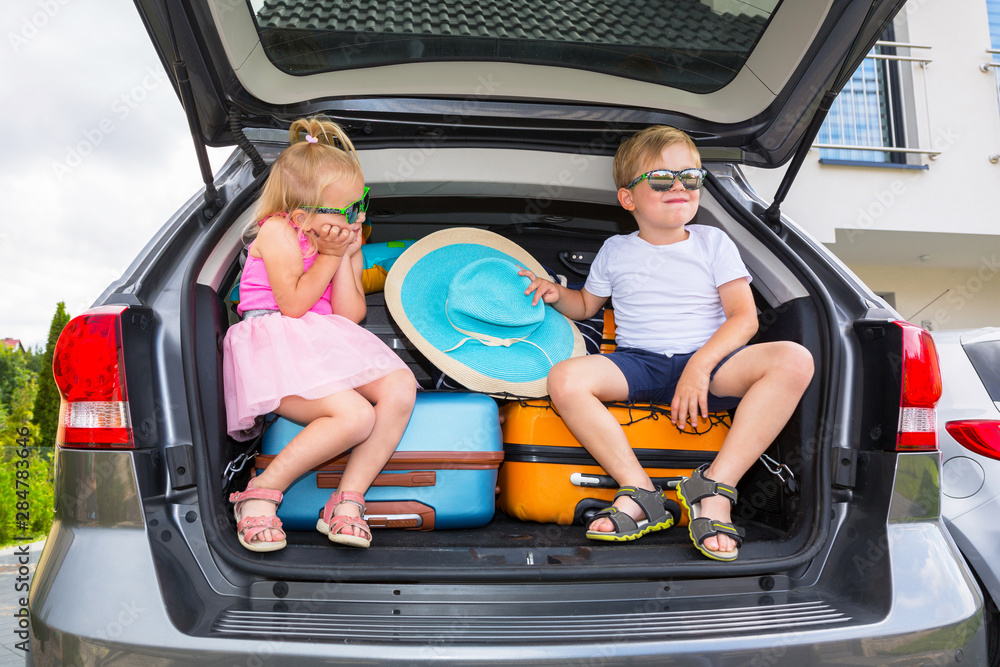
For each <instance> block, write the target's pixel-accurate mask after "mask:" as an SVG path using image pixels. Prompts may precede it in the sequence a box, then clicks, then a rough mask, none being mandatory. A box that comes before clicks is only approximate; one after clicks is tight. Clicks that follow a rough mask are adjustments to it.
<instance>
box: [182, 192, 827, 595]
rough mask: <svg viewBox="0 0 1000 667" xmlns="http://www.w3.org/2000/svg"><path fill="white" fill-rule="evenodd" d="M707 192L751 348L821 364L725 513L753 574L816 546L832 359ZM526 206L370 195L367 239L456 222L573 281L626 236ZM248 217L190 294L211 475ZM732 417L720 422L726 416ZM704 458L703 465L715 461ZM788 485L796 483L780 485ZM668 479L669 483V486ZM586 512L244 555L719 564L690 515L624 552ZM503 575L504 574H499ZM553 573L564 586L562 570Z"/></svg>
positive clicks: (404, 343) (221, 512) (464, 573)
mask: <svg viewBox="0 0 1000 667" xmlns="http://www.w3.org/2000/svg"><path fill="white" fill-rule="evenodd" d="M708 194H709V191H708V190H706V191H705V195H703V199H702V202H703V203H702V208H701V211H700V212H699V215H698V217H697V218H696V220H695V221H694V222H695V223H698V224H710V225H715V226H719V227H722V228H723V229H725V230H726V231H727V232H728V233H729V234H730V236H731V237H732V238H733V239H734V241H736V243H737V246H738V247H739V248H740V251H741V254H742V256H743V258H744V261H745V263H746V264H747V267H748V269H749V270H750V272H751V274H752V275H753V278H754V279H753V281H752V285H751V287H752V289H753V293H754V298H755V300H756V302H757V305H758V310H759V321H760V327H759V331H758V334H757V335H756V336H755V338H754V340H753V341H752V342H759V341H770V340H793V341H797V342H799V343H802V344H804V345H806V346H807V347H808V348H809V349H810V350H811V351H812V352H813V355H814V358H815V359H816V362H817V363H816V368H817V373H816V377H815V379H814V381H813V384H812V386H811V387H810V389H809V390H808V391H807V393H806V395H805V397H804V399H803V401H802V404H801V405H800V406H799V408H798V409H797V410H796V413H795V415H794V416H793V418H792V420H791V422H790V423H789V424H788V426H787V427H786V428H785V429H784V430H783V431H782V433H781V434H780V436H779V437H778V439H777V440H776V441H775V442H774V443H773V444H772V446H771V448H770V449H769V450H768V452H767V455H768V456H769V457H770V461H769V462H768V464H767V465H765V462H763V461H758V462H757V463H756V464H755V465H754V467H753V468H752V469H751V470H750V472H749V473H748V474H747V475H746V476H745V477H744V479H743V481H742V482H741V484H740V486H739V492H740V496H741V502H740V504H739V505H738V506H737V507H736V509H735V510H734V513H733V517H734V520H735V522H736V524H737V525H739V526H741V527H743V528H744V529H745V530H746V532H747V536H746V542H745V546H744V547H743V548H742V549H741V554H740V564H741V565H743V564H750V563H754V562H756V563H757V564H758V565H759V566H760V565H763V564H765V563H767V564H771V565H773V566H777V564H779V563H781V562H784V561H786V560H787V559H794V558H795V557H796V556H797V555H799V554H801V553H802V551H803V549H805V548H806V547H808V546H809V545H811V544H813V540H814V539H815V537H816V533H817V530H818V528H817V525H816V524H817V521H816V517H817V514H818V511H819V507H820V505H821V503H822V500H821V499H822V492H821V490H820V485H818V484H817V483H816V480H817V475H819V474H821V473H822V470H823V468H824V466H823V464H822V463H823V462H822V459H821V457H817V456H815V455H813V454H812V453H811V452H809V451H808V449H807V447H806V443H809V442H813V443H814V442H815V438H816V428H817V424H818V423H819V417H820V415H819V414H818V412H819V409H820V408H819V406H820V396H821V391H820V389H819V388H820V387H821V386H822V385H823V383H824V381H825V380H824V373H823V365H822V360H823V359H824V358H825V356H826V354H827V353H828V352H827V351H826V350H824V349H823V348H822V341H823V340H824V336H823V335H821V334H820V327H821V321H822V320H821V318H820V317H819V316H818V312H819V308H820V307H821V300H820V299H818V298H814V296H813V295H812V294H810V289H809V288H807V287H806V286H805V284H804V282H803V281H802V280H801V279H800V277H799V276H796V275H795V274H794V273H793V272H792V271H791V270H789V268H788V264H789V262H787V260H785V259H783V258H780V257H776V256H774V255H773V254H771V251H770V250H769V249H768V247H767V244H766V234H765V233H762V232H755V231H754V230H753V229H748V228H747V227H745V226H744V225H743V223H742V222H741V221H737V220H734V219H733V218H732V217H730V216H729V215H728V214H727V213H726V211H725V208H724V207H723V206H722V205H720V203H719V202H718V201H716V200H715V199H714V198H713V197H711V196H708ZM524 206H525V204H524V200H520V199H505V198H497V197H493V198H460V197H449V198H437V199H435V198H428V197H411V198H406V197H399V198H379V200H378V203H377V205H375V206H373V210H371V211H370V213H369V220H370V221H371V223H372V230H373V231H372V235H371V238H370V239H369V241H368V242H369V243H380V242H385V241H394V240H400V239H419V238H422V237H423V236H426V235H427V234H430V233H432V232H434V231H437V230H439V229H445V228H449V227H458V226H463V227H477V228H480V229H487V230H490V231H493V232H495V233H497V234H500V235H502V236H505V237H506V238H509V239H511V240H513V241H515V242H516V243H517V244H518V245H520V246H521V247H522V248H524V249H525V250H527V251H528V252H529V253H531V254H532V255H533V256H534V257H535V258H536V259H537V260H538V261H539V262H541V263H542V264H543V265H544V266H545V267H546V268H549V269H551V272H552V273H555V274H560V275H562V276H564V277H565V279H566V281H567V283H568V284H570V285H573V284H574V283H577V284H581V285H582V282H583V280H585V278H586V273H587V270H588V263H587V262H586V261H583V262H581V261H578V259H575V258H580V257H584V258H586V257H592V256H593V255H592V253H596V252H597V250H598V249H599V248H600V246H601V244H602V243H603V241H604V239H606V238H607V237H608V236H609V235H612V234H616V233H628V232H631V231H633V230H634V227H633V226H632V225H633V224H634V223H632V221H631V219H630V218H629V216H627V215H625V214H624V212H623V211H622V210H621V209H620V208H616V207H613V206H600V205H594V204H580V203H575V202H557V201H554V202H551V204H550V205H549V206H548V207H547V208H546V210H545V212H544V215H537V214H531V215H526V214H525V209H524ZM248 215H249V212H248V213H247V214H245V215H244V216H243V217H242V218H241V219H240V221H239V222H238V223H236V224H234V225H231V227H230V231H229V232H228V233H227V234H226V235H225V237H224V238H223V239H222V240H221V241H220V245H219V246H218V248H217V250H216V255H219V254H222V255H224V256H226V257H229V258H231V259H230V264H229V265H228V267H227V268H225V269H224V270H220V275H224V280H222V281H221V284H220V286H219V288H217V289H214V290H213V289H210V288H208V287H207V286H205V285H199V286H198V294H197V298H196V302H197V309H196V310H197V318H198V327H197V331H198V334H199V341H198V359H199V362H198V367H199V373H200V375H199V382H200V384H201V387H202V391H201V396H202V404H203V408H204V415H203V417H204V420H205V421H204V423H205V426H206V429H207V430H208V432H209V434H210V437H212V438H213V439H214V441H215V442H217V443H218V444H219V446H218V447H213V448H211V450H210V451H209V452H208V456H209V459H210V460H209V462H208V463H209V465H210V467H211V469H212V470H218V471H219V472H220V473H221V471H223V470H224V469H225V468H226V466H227V465H228V464H229V462H230V461H231V460H232V459H233V458H234V457H235V456H236V454H237V453H238V452H240V451H242V449H241V448H242V447H243V446H242V445H240V444H239V443H236V442H235V441H233V440H232V439H230V438H229V437H228V436H227V435H226V434H225V417H224V405H223V402H222V379H221V356H222V355H221V352H219V350H220V349H221V348H220V346H219V341H220V340H221V338H222V337H223V336H224V335H225V330H226V329H227V328H228V326H230V325H231V324H232V323H234V322H236V321H237V315H236V313H235V306H234V303H233V300H232V299H231V292H232V287H233V286H234V285H237V284H238V275H239V270H240V262H239V252H240V250H241V248H242V242H241V240H240V238H239V235H238V234H236V233H234V231H233V230H234V229H238V228H241V227H242V226H243V225H244V224H245V220H247V219H248V217H247V216H248ZM757 224H758V225H759V223H757ZM762 238H763V240H762ZM588 253H590V254H588ZM367 303H368V315H367V317H366V319H365V321H364V322H362V324H363V326H365V327H366V328H368V329H369V330H370V331H372V332H373V333H375V334H376V335H378V336H379V337H380V338H382V340H383V341H384V342H386V344H387V345H389V347H391V348H392V349H393V350H394V351H396V352H397V354H398V355H399V356H400V357H401V358H402V359H403V360H404V361H406V363H407V364H408V366H409V367H410V368H411V369H412V370H413V371H414V375H415V376H416V377H417V379H418V382H419V383H420V384H421V387H422V392H424V393H438V392H444V391H454V390H453V389H447V390H442V389H440V388H437V387H440V386H441V385H440V372H438V371H437V369H435V368H434V367H433V366H432V365H431V364H430V363H429V362H428V361H427V359H426V358H425V357H424V356H423V355H422V354H420V352H419V351H418V350H416V349H415V347H414V346H413V345H412V344H411V343H410V342H409V341H408V340H407V339H406V337H405V335H404V334H403V333H402V331H401V330H400V329H399V327H398V326H397V325H396V324H395V322H394V321H393V319H392V317H391V315H390V313H389V312H388V310H387V309H386V307H385V300H384V297H383V295H382V293H381V292H378V291H375V292H372V293H370V294H368V295H367ZM604 342H605V343H607V341H604ZM458 390H459V391H461V388H458ZM493 400H495V401H496V403H497V405H498V408H499V409H500V410H501V411H503V410H504V405H505V404H507V403H510V402H515V403H516V402H517V401H518V400H519V399H518V397H515V396H510V397H494V399H493ZM522 402H523V399H522ZM543 403H544V400H543ZM644 414H645V417H646V418H653V419H666V417H665V416H664V415H663V414H659V415H657V414H650V413H649V412H646V413H644ZM728 416H729V415H725V414H722V415H720V417H722V418H723V419H724V418H726V417H728ZM442 419H444V420H446V419H447V416H446V415H443V416H442ZM720 428H722V427H720ZM211 434H214V436H212V435H211ZM692 437H698V436H692ZM522 444H523V443H522ZM536 444H539V443H536ZM541 444H545V443H541ZM552 444H559V443H552ZM632 444H633V447H637V446H639V447H645V446H647V445H648V446H655V443H643V444H637V443H632ZM508 449H509V448H508ZM529 454H530V452H529ZM583 454H584V455H585V452H583ZM704 456H705V455H704V454H702V457H704ZM708 456H709V460H710V456H711V455H710V454H708ZM530 459H531V456H530V455H529V456H527V457H526V456H525V453H524V451H520V453H519V454H517V455H516V456H510V454H509V453H505V463H509V461H512V460H520V461H525V460H530ZM503 465H504V464H501V468H500V475H499V479H500V481H501V482H502V481H503V480H504V478H505V475H504V469H503ZM696 465H697V462H692V463H691V466H690V467H695V466H696ZM782 465H783V466H787V467H786V468H784V469H782V471H781V475H780V476H779V475H776V474H775V471H777V469H778V466H782ZM769 468H770V469H769ZM790 477H791V478H793V481H792V482H791V483H788V482H787V480H788V478H790ZM213 478H215V479H217V480H219V484H220V488H219V489H213V490H212V492H211V495H210V497H211V498H213V499H220V502H218V503H217V504H216V506H215V507H214V508H213V510H214V511H215V512H217V515H218V521H219V524H220V525H224V524H228V525H229V529H228V531H227V530H226V528H225V527H224V528H222V530H221V532H220V536H221V538H222V539H223V540H226V541H230V540H231V542H232V545H235V549H236V552H237V553H239V550H240V547H239V545H238V544H237V543H236V535H235V532H236V531H235V527H234V521H233V514H232V510H231V507H230V506H229V505H228V504H227V503H224V502H221V499H222V497H223V492H222V489H221V485H222V484H223V483H224V481H223V479H222V478H221V477H219V476H217V475H213ZM663 481H664V483H669V481H670V480H663ZM241 483H242V482H241ZM240 488H242V487H240ZM326 493H329V491H326ZM605 504H606V503H605V502H603V501H596V500H595V501H593V502H591V503H589V508H588V507H584V508H582V509H587V510H588V512H592V511H594V509H595V508H596V507H599V506H603V505H605ZM585 505H586V503H585ZM319 509H320V508H319V507H317V508H315V509H314V510H311V511H316V512H318V510H319ZM582 509H581V511H577V512H576V514H577V516H576V517H575V519H576V523H574V524H573V525H560V524H559V523H555V522H538V521H525V520H519V519H517V518H514V517H513V516H509V515H508V514H505V513H504V512H503V511H501V510H500V509H499V508H498V509H497V510H496V512H495V514H494V515H493V518H492V519H491V520H489V521H488V522H487V523H486V524H485V525H482V526H478V527H474V528H462V529H452V530H431V531H426V530H402V529H380V528H375V532H374V536H373V543H372V546H371V547H370V548H369V549H367V550H364V551H356V550H352V549H347V548H344V547H341V546H339V545H334V544H331V543H329V542H328V540H327V538H326V537H325V536H324V535H322V534H320V533H319V532H317V531H316V530H315V529H303V528H300V529H298V530H296V529H291V530H290V531H289V534H288V547H287V548H285V549H284V550H282V551H279V552H275V553H271V554H267V555H266V556H265V557H264V559H263V560H261V559H259V557H257V556H252V557H251V558H252V560H254V561H256V562H257V564H256V565H255V566H254V569H255V570H257V571H259V572H266V571H267V569H268V564H273V566H274V567H275V568H288V567H292V568H293V571H294V569H295V568H301V571H302V573H303V574H304V575H305V576H308V573H310V572H313V573H315V572H318V571H320V570H319V569H318V568H322V567H329V566H330V565H331V564H347V563H349V564H350V565H351V567H352V568H353V569H352V572H353V573H354V574H358V573H363V574H358V576H362V577H364V576H369V575H370V576H374V577H376V578H379V579H381V578H382V577H383V576H384V568H386V567H391V568H393V575H392V576H394V577H400V576H401V577H403V578H407V579H409V578H410V577H413V578H414V579H417V580H427V579H428V578H431V579H434V578H438V577H440V578H443V579H449V578H457V579H461V580H470V579H477V578H479V577H481V576H483V573H484V572H486V571H489V572H490V576H499V577H500V578H504V577H507V578H510V579H512V580H517V579H520V578H522V577H527V578H532V577H534V576H537V575H536V574H535V573H536V571H537V570H538V569H539V568H541V569H542V570H545V569H549V570H551V571H552V572H555V571H557V570H560V569H562V570H566V571H567V573H568V572H569V570H573V571H579V568H581V567H582V568H584V569H585V570H586V568H589V567H590V566H593V567H597V568H601V570H600V571H601V572H602V576H607V574H608V572H611V571H618V574H613V575H611V576H613V577H619V576H630V573H631V574H637V573H640V572H641V571H642V568H650V571H654V570H655V571H659V570H660V569H661V568H662V567H664V566H665V565H678V566H681V567H682V568H684V569H689V568H703V567H709V568H710V567H711V566H713V565H715V564H714V563H712V562H711V561H708V560H707V559H705V558H704V557H702V556H701V555H700V554H698V553H697V552H696V551H695V549H694V548H693V547H692V546H691V543H690V538H689V536H688V533H687V528H686V520H685V522H684V523H685V525H679V526H675V527H673V528H671V529H669V530H665V531H660V532H657V533H653V534H650V535H647V536H645V537H643V538H642V539H640V540H637V541H635V542H633V543H629V544H605V543H601V542H595V541H593V540H589V539H587V538H586V537H585V536H584V533H585V528H584V526H583V525H582V523H581V521H582V520H583V516H584V515H583V514H582ZM562 522H563V523H565V520H562ZM402 564H405V565H406V567H405V568H403V567H402ZM609 568H610V569H609ZM616 568H620V569H616ZM636 568H639V569H636ZM276 571H277V570H276ZM500 572H505V574H498V573H500ZM286 574H287V570H286ZM551 576H555V577H557V578H559V577H560V575H558V574H552V575H551ZM567 576H568V574H567Z"/></svg>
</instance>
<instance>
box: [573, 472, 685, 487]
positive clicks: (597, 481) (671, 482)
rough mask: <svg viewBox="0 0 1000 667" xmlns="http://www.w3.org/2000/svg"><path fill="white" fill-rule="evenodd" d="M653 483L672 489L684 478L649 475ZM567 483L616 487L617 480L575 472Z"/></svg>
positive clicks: (610, 477)
mask: <svg viewBox="0 0 1000 667" xmlns="http://www.w3.org/2000/svg"><path fill="white" fill-rule="evenodd" d="M650 479H651V480H653V484H655V485H656V486H658V487H660V488H661V489H673V488H676V487H677V484H678V483H679V482H680V481H681V480H682V479H684V478H683V477H651V478H650ZM569 483H570V484H572V485H573V486H582V487H584V488H589V489H617V488H618V482H616V481H615V480H614V478H613V477H612V476H611V475H593V474H591V473H585V472H575V473H573V474H571V475H570V476H569Z"/></svg>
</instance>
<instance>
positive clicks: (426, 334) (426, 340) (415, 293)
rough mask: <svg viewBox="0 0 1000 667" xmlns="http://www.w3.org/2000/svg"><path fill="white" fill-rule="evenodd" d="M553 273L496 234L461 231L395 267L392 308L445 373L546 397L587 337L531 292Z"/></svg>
mask: <svg viewBox="0 0 1000 667" xmlns="http://www.w3.org/2000/svg"><path fill="white" fill-rule="evenodd" d="M522 267H523V268H527V269H528V270H530V271H532V272H533V273H534V274H535V275H540V276H547V275H548V272H547V271H546V270H545V269H544V268H543V267H542V265H541V264H539V263H538V261H537V260H535V259H534V258H533V257H532V256H531V255H529V254H528V253H527V251H525V250H524V249H523V248H521V247H520V246H518V245H517V244H516V243H514V242H513V241H510V240H509V239H506V238H504V237H502V236H500V235H498V234H494V233H493V232H487V231H484V230H481V229H471V228H465V227H459V228H454V229H445V230H441V231H439V232H435V233H433V234H430V235H429V236H426V237H424V238H423V239H420V240H419V241H417V242H416V243H414V244H413V245H412V246H411V247H410V248H408V249H407V250H406V251H405V252H404V253H403V254H402V255H401V256H400V257H399V259H397V260H396V262H395V263H394V264H393V266H392V269H391V270H390V271H389V275H388V277H387V278H386V283H385V302H386V305H387V306H388V308H389V312H390V313H391V314H392V317H393V319H394V320H395V321H396V323H397V324H398V325H399V327H400V328H401V329H402V330H403V333H404V334H406V336H407V337H408V338H409V339H410V342H411V343H413V345H414V346H415V347H416V348H417V349H418V350H419V351H420V352H422V353H423V354H424V356H426V357H427V359H428V360H429V361H430V362H431V363H432V364H434V365H435V366H437V367H438V368H439V369H440V370H441V371H442V372H443V373H445V374H446V375H448V376H450V377H451V378H454V379H455V380H456V381H457V382H459V383H460V384H462V385H463V386H465V387H468V388H469V389H472V390H475V391H481V392H484V393H488V394H505V393H506V394H514V395H516V396H526V397H532V398H534V397H539V396H545V395H546V394H548V389H547V383H546V378H547V376H548V373H549V370H550V369H551V368H552V366H554V365H555V364H556V363H558V362H560V361H562V360H564V359H568V358H570V357H576V356H581V355H583V354H585V346H584V341H583V336H582V335H581V334H580V331H579V330H578V329H577V328H576V326H575V325H574V324H573V323H572V322H571V321H570V320H569V319H567V318H566V317H565V316H564V315H562V314H560V313H559V312H558V311H556V310H555V309H554V308H553V307H552V306H549V305H546V304H544V303H542V302H539V303H538V305H537V306H532V305H531V301H532V298H533V295H525V293H524V291H525V289H527V287H528V284H529V283H530V282H531V281H530V280H529V279H528V278H526V277H523V276H519V275H517V272H518V271H519V270H520V269H521V268H522Z"/></svg>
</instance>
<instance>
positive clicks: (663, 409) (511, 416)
mask: <svg viewBox="0 0 1000 667" xmlns="http://www.w3.org/2000/svg"><path fill="white" fill-rule="evenodd" d="M609 409H610V410H611V412H612V414H614V415H615V417H616V418H617V419H618V422H619V423H620V424H622V425H623V428H624V429H625V435H626V436H627V437H628V440H629V443H630V444H631V445H632V448H633V450H634V451H635V453H636V456H637V457H638V459H639V462H640V463H642V465H643V467H644V468H645V469H646V471H647V472H648V473H649V476H650V477H651V478H653V482H654V483H655V484H657V485H658V486H660V487H661V488H664V489H667V488H670V489H671V491H670V492H669V493H668V494H667V497H668V498H670V499H672V500H674V501H676V494H675V493H674V492H673V490H672V488H673V486H674V485H675V484H676V483H677V481H678V480H679V479H680V477H682V476H685V475H688V474H690V472H691V471H692V470H693V469H695V468H697V467H698V466H700V465H701V464H702V463H710V462H711V461H712V460H713V459H714V458H715V453H716V452H718V451H719V448H720V447H721V446H722V441H723V440H724V439H725V437H726V434H727V433H728V432H729V425H730V417H729V414H728V413H726V412H719V413H712V414H710V415H709V421H708V424H706V423H705V422H704V421H703V420H700V425H699V429H698V432H697V433H696V432H695V431H694V429H693V428H691V427H690V426H689V427H688V429H687V430H685V431H681V430H679V429H678V428H677V427H676V426H674V425H673V424H672V423H670V418H669V414H670V408H669V406H663V405H650V404H636V405H631V406H628V405H619V404H615V405H612V406H611V407H610V408H609ZM500 414H501V417H502V421H503V425H502V427H501V428H502V432H503V446H504V463H503V465H502V466H501V467H500V474H499V478H498V485H499V487H500V496H499V498H498V499H497V506H498V507H499V508H500V510H501V511H502V512H504V514H507V515H508V516H511V517H514V518H516V519H521V520H523V521H539V522H543V523H557V524H560V525H568V524H571V523H583V522H584V521H585V519H586V518H588V517H589V515H590V514H592V513H593V512H595V511H597V510H599V509H602V508H604V507H607V506H608V505H610V504H611V500H612V499H613V498H614V495H615V492H616V491H617V490H618V485H617V484H616V483H615V481H614V479H612V478H611V476H609V475H608V474H607V473H606V472H605V471H604V470H603V469H602V468H601V467H600V466H599V465H597V462H596V461H595V460H594V459H593V458H592V457H591V456H590V454H589V453H588V452H587V450H585V449H584V448H583V447H582V446H581V445H580V443H579V442H577V440H576V438H574V437H573V436H572V434H570V432H569V429H567V428H566V425H565V424H564V423H563V421H562V419H561V418H560V417H559V415H558V414H557V413H556V411H555V409H554V408H553V407H552V404H551V403H550V402H549V401H548V400H547V399H530V400H522V401H515V402H511V403H507V404H506V405H504V406H502V407H501V408H500ZM677 509H678V516H679V515H680V511H679V507H678V508H677ZM686 522H687V516H686V515H685V516H684V517H683V518H682V519H681V523H686Z"/></svg>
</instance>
